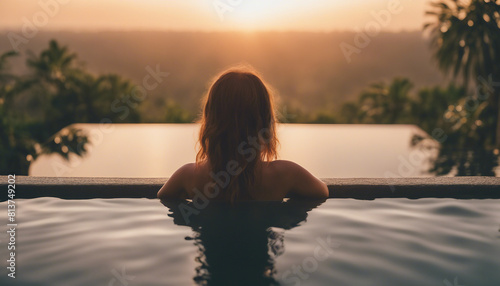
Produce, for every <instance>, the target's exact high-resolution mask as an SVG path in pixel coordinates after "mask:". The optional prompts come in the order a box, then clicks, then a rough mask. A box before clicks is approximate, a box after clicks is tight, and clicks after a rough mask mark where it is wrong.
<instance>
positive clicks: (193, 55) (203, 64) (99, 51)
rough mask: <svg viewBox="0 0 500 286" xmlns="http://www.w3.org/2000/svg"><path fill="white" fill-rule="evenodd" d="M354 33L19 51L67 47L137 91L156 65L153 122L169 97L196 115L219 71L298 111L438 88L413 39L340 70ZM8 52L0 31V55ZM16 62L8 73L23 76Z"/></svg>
mask: <svg viewBox="0 0 500 286" xmlns="http://www.w3.org/2000/svg"><path fill="white" fill-rule="evenodd" d="M354 36H355V33H354V32H332V33H310V32H259V33H236V32H214V33H205V32H139V31H135V32H85V33H77V32H40V33H38V34H37V35H36V36H35V37H34V38H33V39H31V40H30V41H29V43H28V44H27V46H26V47H27V49H28V50H32V51H34V52H36V53H38V52H39V51H40V50H41V49H42V48H45V47H47V45H48V41H49V40H50V39H56V40H57V41H59V43H61V44H63V45H67V46H69V48H70V50H71V51H74V52H76V53H77V54H78V56H79V59H80V60H82V61H83V62H85V64H86V67H87V68H88V69H89V70H91V71H93V72H96V73H118V74H121V75H123V76H126V77H129V78H131V79H133V80H134V81H135V82H136V83H138V84H140V83H141V82H142V78H143V77H144V76H145V75H146V74H147V72H146V70H145V67H146V66H148V65H149V66H151V67H153V68H154V67H155V66H156V64H159V65H160V69H161V70H162V71H166V72H169V73H170V75H169V77H168V78H167V79H166V80H165V81H164V82H163V83H162V84H161V85H160V86H159V87H157V88H156V89H155V90H153V91H152V92H151V94H150V95H149V97H148V100H147V102H146V106H145V107H144V108H146V109H148V114H147V116H149V118H150V119H151V120H152V119H154V118H159V117H157V116H159V115H160V114H162V112H163V110H162V109H161V107H162V106H163V102H165V100H166V99H167V98H171V99H173V100H174V101H176V102H177V103H179V104H180V105H181V106H182V107H184V108H187V109H189V110H191V111H192V112H194V111H197V110H198V106H199V99H200V98H201V96H202V95H203V93H204V92H205V90H206V86H207V82H208V81H209V79H210V78H211V77H212V76H214V75H215V74H216V73H218V72H219V71H221V69H223V68H225V67H228V66H232V65H235V64H238V63H243V62H246V63H249V64H251V65H252V66H254V67H255V68H256V69H258V70H259V71H260V72H261V73H262V74H263V75H264V77H265V78H266V79H267V81H268V82H269V83H271V84H272V85H273V86H274V87H275V88H276V89H277V90H278V91H279V94H280V98H281V102H284V103H286V104H287V105H291V106H292V107H294V108H297V107H299V108H302V109H304V110H306V111H312V110H318V109H322V110H323V109H332V108H338V107H339V106H340V105H341V104H342V103H343V102H345V101H346V100H349V99H352V98H354V97H355V96H357V95H358V93H359V92H360V91H361V90H362V89H363V88H364V87H366V86H367V84H369V83H371V82H374V81H380V80H386V81H388V80H390V79H392V78H394V77H408V78H410V79H411V80H412V81H413V82H414V83H415V84H416V85H417V86H421V85H434V84H440V83H441V82H442V81H443V77H442V76H441V75H440V73H439V72H438V71H437V69H436V67H435V64H434V63H433V62H432V60H431V56H430V51H429V49H428V43H427V42H426V40H425V39H423V38H422V36H421V33H420V32H401V33H381V34H380V35H378V36H377V37H375V38H373V39H372V41H371V42H370V43H369V45H368V46H367V47H365V48H363V49H362V50H361V53H360V54H354V55H353V56H352V62H351V63H347V61H346V59H345V58H344V56H343V53H342V51H341V49H340V43H342V42H346V43H349V44H351V45H353V44H354V40H353V39H354ZM9 49H10V43H9V40H8V38H7V36H6V32H5V31H4V32H0V52H4V51H6V50H9ZM24 60H25V59H24V58H18V59H16V60H15V61H13V63H14V69H15V70H16V71H19V72H23V70H22V69H23V68H24Z"/></svg>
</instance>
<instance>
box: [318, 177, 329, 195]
mask: <svg viewBox="0 0 500 286" xmlns="http://www.w3.org/2000/svg"><path fill="white" fill-rule="evenodd" d="M320 195H321V198H323V199H327V198H328V197H329V196H330V191H329V190H328V185H327V184H326V183H325V182H323V181H321V192H320Z"/></svg>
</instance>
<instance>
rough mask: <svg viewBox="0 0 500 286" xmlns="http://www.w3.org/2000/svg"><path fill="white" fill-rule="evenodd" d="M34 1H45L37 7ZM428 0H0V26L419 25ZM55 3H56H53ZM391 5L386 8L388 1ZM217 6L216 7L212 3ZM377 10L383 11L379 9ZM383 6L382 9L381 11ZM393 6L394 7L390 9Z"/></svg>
mask: <svg viewBox="0 0 500 286" xmlns="http://www.w3.org/2000/svg"><path fill="white" fill-rule="evenodd" d="M39 2H42V3H49V4H50V5H47V6H46V7H42V6H41V5H40V4H38V3H39ZM428 2H429V1H428V0H345V1H342V0H0V29H10V30H15V29H20V28H21V27H22V25H23V23H24V22H25V21H30V22H31V23H35V24H36V23H38V24H37V25H38V26H39V27H40V28H41V30H44V29H47V30H48V29H57V30H61V29H64V30H80V31H83V30H117V29H118V30H128V29H133V30H137V29H155V30H156V29H166V30H307V31H332V30H356V29H363V28H364V27H365V25H367V24H368V23H370V22H371V21H374V19H375V16H373V15H374V13H381V14H380V15H382V14H383V15H388V18H385V19H387V21H386V22H384V25H383V26H382V29H383V30H390V31H400V30H416V29H421V27H422V25H423V22H424V11H425V8H426V5H427V3H428ZM54 4H56V5H54ZM391 5H392V7H393V12H391V11H390V10H389V9H388V7H389V6H391ZM216 7H218V9H219V11H217V8H216ZM381 11H382V12H381ZM384 11H387V12H384ZM394 11H396V12H394Z"/></svg>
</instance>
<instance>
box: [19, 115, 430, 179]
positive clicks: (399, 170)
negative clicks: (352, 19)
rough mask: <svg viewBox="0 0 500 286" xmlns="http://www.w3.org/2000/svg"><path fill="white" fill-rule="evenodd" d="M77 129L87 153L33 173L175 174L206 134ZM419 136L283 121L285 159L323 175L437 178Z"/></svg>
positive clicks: (396, 129)
mask: <svg viewBox="0 0 500 286" xmlns="http://www.w3.org/2000/svg"><path fill="white" fill-rule="evenodd" d="M105 126H106V125H105ZM73 127H74V128H78V129H82V130H83V131H84V132H85V133H86V134H87V135H88V136H89V140H90V141H91V142H92V144H91V145H89V146H87V147H88V148H87V149H88V150H89V152H88V153H87V154H86V155H85V156H84V157H83V158H81V157H76V156H70V158H71V160H70V161H69V162H68V161H65V160H64V159H63V158H62V157H61V156H59V155H56V154H52V155H42V156H40V157H39V158H38V159H37V160H36V161H35V162H33V163H32V164H31V166H30V170H29V174H30V176H49V177H133V178H137V177H149V178H155V177H169V176H171V175H172V174H173V173H174V172H175V170H177V168H179V167H180V166H182V165H184V164H186V163H189V162H194V160H195V157H196V139H197V138H198V132H199V129H200V126H199V125H198V124H108V126H106V127H103V126H102V125H100V124H74V125H73ZM417 134H419V135H421V136H424V135H425V134H426V133H425V132H424V131H423V130H422V129H420V128H418V127H417V126H414V125H376V124H368V125H351V124H345V125H344V124H279V125H278V138H279V140H280V148H279V155H280V156H279V157H280V159H285V160H291V161H294V162H296V163H298V164H300V165H301V166H303V167H304V168H306V169H307V170H309V171H310V172H311V173H313V174H314V175H315V176H317V177H322V178H353V177H356V178H359V177H367V178H393V177H421V176H431V174H429V173H428V172H427V170H428V169H429V167H430V165H429V162H428V161H429V159H430V158H433V152H434V151H436V150H435V149H428V148H427V147H430V146H427V144H423V145H419V146H418V147H416V146H413V147H412V144H411V141H412V138H413V136H414V135H417ZM434 143H435V142H434ZM429 144H430V143H429ZM431 145H433V144H431Z"/></svg>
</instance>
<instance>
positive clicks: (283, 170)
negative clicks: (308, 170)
mask: <svg viewBox="0 0 500 286" xmlns="http://www.w3.org/2000/svg"><path fill="white" fill-rule="evenodd" d="M268 166H269V169H270V170H271V171H274V172H275V173H279V174H289V173H295V172H300V171H301V170H305V169H304V168H303V167H302V166H300V165H299V164H297V163H295V162H292V161H288V160H274V161H271V162H269V165H268Z"/></svg>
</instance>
